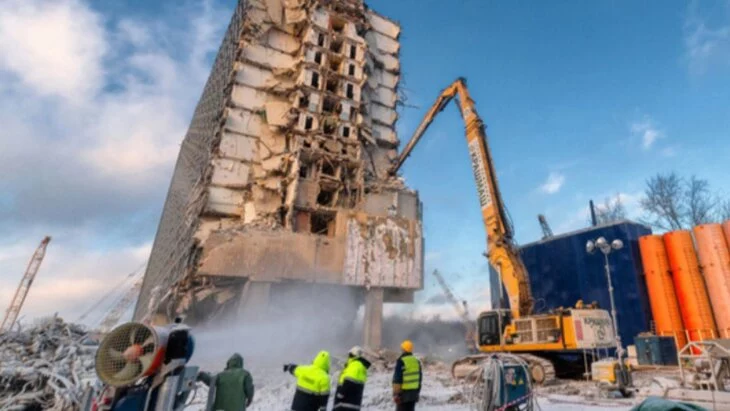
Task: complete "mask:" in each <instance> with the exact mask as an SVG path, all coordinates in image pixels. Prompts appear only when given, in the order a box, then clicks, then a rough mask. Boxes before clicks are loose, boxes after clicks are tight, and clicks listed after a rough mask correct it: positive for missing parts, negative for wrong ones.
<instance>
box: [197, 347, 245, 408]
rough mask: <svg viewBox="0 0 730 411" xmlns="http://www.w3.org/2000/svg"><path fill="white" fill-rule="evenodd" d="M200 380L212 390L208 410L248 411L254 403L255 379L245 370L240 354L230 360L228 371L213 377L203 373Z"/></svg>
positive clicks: (199, 377) (234, 355)
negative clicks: (247, 408)
mask: <svg viewBox="0 0 730 411" xmlns="http://www.w3.org/2000/svg"><path fill="white" fill-rule="evenodd" d="M198 380H199V381H201V382H202V383H203V384H205V385H207V386H208V387H209V388H210V391H209V393H210V394H209V396H208V410H212V411H246V407H248V406H250V405H251V402H252V401H253V378H251V373H249V372H248V371H246V370H245V369H244V368H243V357H241V356H240V355H239V354H233V355H232V356H231V358H230V359H228V363H227V364H226V369H225V370H224V371H223V372H221V373H220V374H218V375H216V376H215V377H211V375H210V374H208V373H206V372H201V373H199V374H198ZM211 405H212V407H211Z"/></svg>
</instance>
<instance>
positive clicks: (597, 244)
mask: <svg viewBox="0 0 730 411" xmlns="http://www.w3.org/2000/svg"><path fill="white" fill-rule="evenodd" d="M623 247H624V243H623V241H621V240H619V239H615V240H613V241H611V242H610V243H609V242H608V240H606V238H605V237H598V238H597V239H596V240H595V241H593V240H588V242H587V243H586V252H587V253H588V254H593V253H595V252H596V249H598V250H600V251H601V253H602V254H603V257H604V259H605V263H606V264H605V266H604V268H605V269H606V278H607V279H608V296H609V297H610V299H611V319H612V320H613V334H614V337H615V338H616V354H617V356H618V358H619V361H621V358H622V357H623V351H624V349H623V347H622V345H621V336H620V335H619V333H618V320H617V319H616V302H615V301H614V298H613V282H612V281H611V268H610V266H609V264H608V255H609V254H611V252H612V251H618V250H620V249H622V248H623Z"/></svg>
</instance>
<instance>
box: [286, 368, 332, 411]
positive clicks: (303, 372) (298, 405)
mask: <svg viewBox="0 0 730 411" xmlns="http://www.w3.org/2000/svg"><path fill="white" fill-rule="evenodd" d="M294 376H295V377H297V391H296V393H295V394H294V400H293V402H292V409H293V410H295V411H310V410H324V409H326V408H327V399H328V398H329V393H330V378H329V375H328V374H327V373H326V372H324V371H323V370H321V369H320V368H317V367H315V366H312V365H300V366H297V368H295V369H294Z"/></svg>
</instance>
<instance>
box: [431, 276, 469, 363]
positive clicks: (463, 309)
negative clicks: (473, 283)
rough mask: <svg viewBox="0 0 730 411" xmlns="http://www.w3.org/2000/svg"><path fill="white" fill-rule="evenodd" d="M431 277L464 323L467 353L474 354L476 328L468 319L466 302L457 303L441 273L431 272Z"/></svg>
mask: <svg viewBox="0 0 730 411" xmlns="http://www.w3.org/2000/svg"><path fill="white" fill-rule="evenodd" d="M433 276H434V277H436V281H438V283H439V285H440V286H441V289H442V290H443V292H444V296H445V297H446V299H447V300H449V302H450V303H451V304H452V305H453V306H454V310H456V313H457V314H458V315H459V317H460V318H461V321H462V322H463V323H464V326H465V327H466V337H465V338H466V347H467V349H469V351H473V352H476V351H478V350H477V340H476V329H475V328H476V327H475V326H474V322H473V321H472V320H471V319H470V318H469V310H468V308H467V305H466V301H462V303H459V300H458V299H457V298H456V296H454V293H453V292H452V291H451V287H449V285H448V284H447V283H446V280H445V279H444V277H443V276H442V275H441V273H439V272H438V270H433Z"/></svg>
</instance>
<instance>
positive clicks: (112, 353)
mask: <svg viewBox="0 0 730 411" xmlns="http://www.w3.org/2000/svg"><path fill="white" fill-rule="evenodd" d="M108 352H109V357H111V359H112V360H123V359H124V354H122V353H121V352H119V351H117V350H115V349H114V348H110V349H109V351H108Z"/></svg>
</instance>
